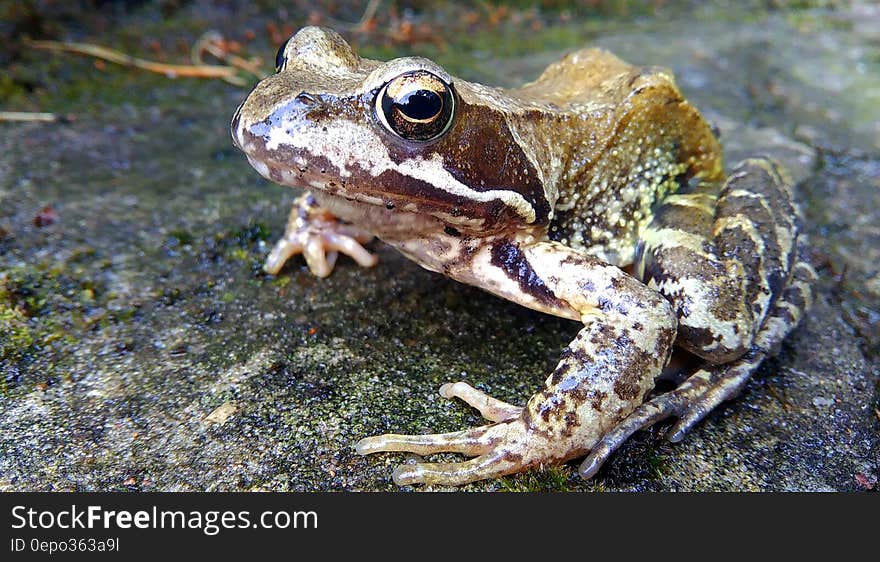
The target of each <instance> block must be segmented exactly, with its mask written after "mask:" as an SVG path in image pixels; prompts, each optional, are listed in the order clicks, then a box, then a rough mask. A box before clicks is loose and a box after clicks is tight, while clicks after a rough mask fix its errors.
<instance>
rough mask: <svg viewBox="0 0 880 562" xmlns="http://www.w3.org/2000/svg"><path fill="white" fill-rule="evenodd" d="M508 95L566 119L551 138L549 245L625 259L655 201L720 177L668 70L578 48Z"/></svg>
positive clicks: (715, 151)
mask: <svg viewBox="0 0 880 562" xmlns="http://www.w3.org/2000/svg"><path fill="white" fill-rule="evenodd" d="M511 94H512V95H515V96H517V97H520V98H522V99H528V100H530V101H532V102H533V103H536V104H540V105H546V106H547V107H552V108H553V112H554V113H556V114H557V115H559V114H561V115H563V116H564V119H565V121H566V122H567V123H566V126H564V127H560V130H561V131H562V132H561V133H560V134H557V135H555V138H554V142H555V143H556V145H557V146H558V147H560V148H559V149H560V150H561V151H562V154H561V156H560V158H559V161H560V162H562V166H561V170H560V172H559V174H558V181H557V182H556V186H555V187H556V189H555V191H556V193H555V195H557V199H556V202H555V210H554V218H553V221H552V223H551V225H550V232H549V235H550V238H551V239H553V240H557V241H560V242H562V243H564V244H567V245H570V246H573V247H576V248H581V249H585V250H587V251H589V252H590V253H592V254H594V255H597V256H599V257H601V258H603V259H606V260H608V261H610V262H612V263H617V264H620V265H624V264H628V263H630V262H631V260H632V257H633V253H634V246H635V239H636V237H637V235H638V232H639V231H640V230H641V229H642V228H643V227H644V226H645V225H646V224H647V223H648V222H650V219H651V216H652V210H653V208H654V205H655V203H656V201H658V200H660V199H662V198H663V197H665V196H666V195H667V194H669V193H671V192H673V191H675V190H676V189H677V188H678V186H679V185H680V184H682V183H684V182H687V181H690V180H691V179H692V178H698V179H699V180H708V181H716V180H719V179H720V178H721V176H722V173H723V170H722V162H721V151H720V147H719V145H718V142H717V140H716V139H715V136H714V135H713V133H712V131H711V128H710V127H709V125H708V123H706V121H705V120H704V119H703V117H702V116H701V115H700V113H699V111H697V109H696V108H695V107H693V106H692V105H691V104H689V103H688V102H687V101H686V100H685V99H684V98H683V97H682V95H681V93H680V92H679V90H678V87H677V86H676V84H675V80H674V78H673V76H672V74H671V73H670V72H669V71H667V70H665V69H662V68H656V67H638V66H633V65H631V64H628V63H626V62H624V61H623V60H621V59H619V58H618V57H616V56H614V55H613V54H611V53H609V52H608V51H605V50H602V49H596V48H590V49H583V50H580V51H576V52H574V53H571V54H569V55H567V56H566V57H564V58H563V59H562V60H560V61H559V62H557V63H555V64H552V65H550V66H549V67H547V69H546V70H545V71H544V72H543V73H542V74H541V76H540V77H538V79H537V80H535V81H534V82H530V83H528V84H525V85H524V86H522V87H520V88H518V89H516V90H512V91H511Z"/></svg>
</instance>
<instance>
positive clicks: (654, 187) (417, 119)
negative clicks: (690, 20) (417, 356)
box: [232, 27, 814, 485]
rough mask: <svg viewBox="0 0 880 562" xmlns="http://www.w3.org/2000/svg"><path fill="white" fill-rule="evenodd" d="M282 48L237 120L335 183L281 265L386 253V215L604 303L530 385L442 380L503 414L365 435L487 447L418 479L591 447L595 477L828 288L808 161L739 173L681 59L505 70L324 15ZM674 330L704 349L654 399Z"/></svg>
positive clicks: (424, 465)
mask: <svg viewBox="0 0 880 562" xmlns="http://www.w3.org/2000/svg"><path fill="white" fill-rule="evenodd" d="M279 57H280V60H281V63H282V64H281V67H280V68H279V72H278V73H277V74H275V75H273V76H270V77H268V78H266V79H265V80H263V81H262V82H260V83H259V84H258V85H257V86H256V87H255V88H254V90H253V91H252V92H251V93H250V95H249V96H248V98H247V99H246V100H245V101H244V103H242V105H241V106H240V107H239V109H238V111H237V112H236V114H235V117H234V118H233V122H232V134H233V139H234V140H235V143H236V145H237V146H238V147H239V148H241V149H242V150H243V151H244V152H245V154H246V155H247V156H248V159H249V161H250V162H251V164H252V165H253V166H254V167H255V168H256V169H257V170H258V171H259V172H260V173H261V174H262V175H264V176H265V177H267V178H269V179H271V180H273V181H276V182H279V183H283V184H287V185H291V186H303V187H307V188H312V189H313V190H314V191H313V192H312V193H306V194H305V195H304V196H303V197H302V198H300V199H299V200H298V202H297V206H295V208H294V210H293V211H292V212H291V217H290V221H289V223H288V228H287V232H286V233H285V237H284V238H283V239H282V240H281V241H279V243H278V244H277V245H276V247H275V249H274V250H273V252H272V254H270V256H269V259H268V260H267V263H266V270H267V271H268V272H270V273H278V272H279V271H280V269H281V267H282V266H283V264H284V262H285V261H286V260H287V259H289V258H290V257H291V256H292V255H295V254H297V253H302V254H304V256H305V257H306V260H307V262H308V264H309V267H310V268H311V269H312V271H313V272H315V273H316V274H317V275H320V276H325V275H328V274H329V273H330V271H331V270H332V267H333V264H334V263H335V260H336V256H337V255H338V253H340V252H341V253H344V254H347V255H349V256H352V257H353V258H355V259H356V261H358V262H359V263H360V264H361V265H365V266H368V265H372V264H373V263H374V262H375V257H374V256H372V255H371V254H369V252H367V251H366V250H365V249H364V248H363V247H362V246H361V244H362V243H365V242H366V241H367V240H368V239H369V237H370V234H374V235H376V236H378V237H379V238H381V239H382V240H384V241H385V242H387V243H389V244H391V245H392V246H394V247H395V248H397V249H398V250H400V251H401V252H402V253H404V254H405V255H406V256H408V257H410V258H411V259H413V260H414V261H416V262H417V263H419V264H421V265H422V266H423V267H426V268H428V269H430V270H433V271H438V272H441V273H443V274H444V275H447V276H449V277H451V278H453V279H457V280H459V281H462V282H465V283H469V284H472V285H475V286H478V287H481V288H483V289H485V290H487V291H490V292H492V293H494V294H497V295H499V296H502V297H504V298H507V299H510V300H512V301H514V302H517V303H520V304H522V305H524V306H528V307H531V308H534V309H536V310H540V311H543V312H547V313H550V314H555V315H558V316H562V317H566V318H572V319H575V320H579V321H581V322H583V324H584V327H583V329H582V330H581V331H580V332H579V333H578V335H577V337H576V338H575V339H574V340H573V341H572V342H571V343H570V344H569V346H568V347H567V348H566V349H565V350H564V351H563V353H562V357H561V358H560V361H559V364H558V365H557V367H556V369H555V370H554V371H553V373H551V374H550V376H549V377H548V378H547V380H546V382H545V385H544V388H543V389H542V390H540V391H539V392H537V393H536V394H535V395H534V396H532V397H531V398H530V399H529V400H528V402H527V403H526V405H525V406H523V407H519V406H514V405H511V404H506V403H504V402H501V401H498V400H495V399H493V398H491V397H490V396H488V395H486V394H484V393H482V392H480V391H478V390H476V389H474V388H473V387H471V386H470V385H468V384H466V383H463V382H457V383H454V384H453V383H450V384H446V385H443V387H441V389H440V393H441V395H443V396H444V397H447V398H453V397H457V398H460V399H462V400H464V401H465V402H467V403H468V404H471V405H473V406H474V407H476V408H477V409H479V410H480V413H481V414H482V415H483V416H484V417H485V418H486V419H487V420H488V421H489V422H490V423H489V424H488V425H485V426H482V427H478V428H474V429H468V430H464V431H460V432H453V433H448V434H438V435H382V436H378V437H371V438H367V439H364V440H362V441H361V442H359V443H358V444H357V446H356V449H357V451H358V452H360V453H362V454H369V453H375V452H379V451H409V452H413V453H417V454H425V455H426V454H432V453H436V452H457V453H462V454H464V455H467V456H471V457H474V458H473V459H471V460H468V461H464V462H460V463H430V462H419V463H415V464H407V465H405V466H401V467H399V468H398V469H397V470H395V473H394V479H395V481H396V482H398V483H401V484H412V483H428V484H446V485H458V484H462V483H465V482H470V481H474V480H479V479H484V478H492V477H497V476H500V475H503V474H509V473H512V472H518V471H521V470H525V469H527V468H529V467H534V466H539V465H546V464H552V463H558V462H563V461H566V460H568V459H572V458H576V457H580V456H583V455H585V454H589V456H588V457H587V459H586V460H585V461H584V463H583V464H582V466H581V474H583V475H584V476H586V477H589V476H592V475H593V474H595V472H596V471H597V470H598V468H599V467H600V466H601V464H602V462H604V460H605V459H607V457H608V455H610V454H611V453H612V452H613V451H614V449H615V448H616V447H618V446H619V445H620V444H621V443H622V442H623V441H624V440H625V439H626V438H627V437H628V436H629V435H630V434H632V432H634V431H636V430H638V429H639V428H642V427H646V426H648V425H650V424H652V423H655V422H656V421H658V420H660V419H663V418H665V417H669V416H677V417H679V418H680V419H679V421H678V423H677V424H676V425H675V426H674V427H673V429H672V430H671V432H670V438H672V439H673V440H678V439H680V438H681V436H682V435H683V434H684V432H686V431H687V429H689V428H690V427H691V426H692V425H693V424H694V423H696V422H697V421H698V420H699V419H701V418H702V417H704V416H705V415H706V414H707V413H708V412H709V411H710V410H711V409H712V408H714V406H716V405H717V404H718V403H720V402H721V401H723V400H725V399H727V398H730V397H732V396H734V395H735V394H736V393H737V392H738V391H739V389H740V388H741V387H742V384H743V383H744V382H745V381H746V380H747V379H748V377H749V376H750V375H751V373H752V372H753V371H754V369H755V368H756V367H757V366H758V365H759V364H760V362H761V361H762V360H763V359H764V358H765V357H767V356H768V355H770V354H772V353H774V352H775V350H776V349H777V348H778V346H779V342H780V341H781V340H782V338H783V337H784V336H785V335H786V334H787V333H788V332H789V331H790V330H791V329H792V328H793V327H794V326H795V325H796V324H797V322H798V321H799V319H800V317H801V315H802V313H803V311H804V310H805V309H806V308H807V307H808V306H809V303H810V300H811V292H810V285H811V283H812V280H813V278H814V273H813V271H812V269H811V268H810V267H809V265H807V264H806V262H805V261H804V259H803V247H804V244H805V243H804V241H803V238H802V237H799V236H798V224H797V209H796V207H795V204H794V203H793V200H792V193H791V182H790V181H789V180H787V178H786V176H785V173H784V172H783V171H781V170H779V169H778V168H777V167H776V165H775V164H773V163H771V162H769V161H767V160H764V159H755V160H750V161H747V162H745V163H743V164H741V165H740V166H738V167H737V168H736V170H735V171H734V173H733V174H731V176H730V177H729V178H727V179H726V180H725V178H723V174H722V165H721V157H720V149H719V146H718V143H717V141H716V139H715V137H714V136H713V135H712V132H711V130H710V128H709V126H708V124H707V123H706V122H705V121H704V120H703V118H702V117H701V116H700V114H699V112H698V111H697V110H696V109H695V108H694V107H693V106H691V105H690V104H688V103H687V102H686V101H685V100H684V99H683V98H682V97H681V95H680V93H679V91H678V89H677V88H676V86H675V84H674V81H673V79H672V77H671V76H670V75H669V74H668V72H666V71H664V70H662V69H652V68H649V69H645V68H637V67H634V66H631V65H629V64H627V63H625V62H623V61H621V60H620V59H618V58H616V57H615V56H613V55H611V54H610V53H607V52H605V51H601V50H597V49H585V50H582V51H578V52H575V53H572V54H571V55H568V56H567V57H565V58H564V59H563V60H561V61H560V62H558V63H556V64H554V65H551V66H550V67H548V69H547V70H545V72H544V73H543V74H542V75H541V76H540V77H539V78H538V79H537V80H536V81H535V82H532V83H530V84H527V85H525V86H523V87H521V88H519V89H515V90H500V89H495V88H488V87H486V86H482V85H479V84H473V83H469V82H466V81H463V80H459V79H456V78H453V77H451V76H449V75H448V74H447V73H446V72H445V71H444V70H443V69H442V68H441V67H439V66H438V65H436V64H435V63H433V62H431V61H429V60H427V59H422V58H418V57H407V58H402V59H395V60H393V61H389V62H387V63H381V62H377V61H370V60H366V59H361V58H360V57H358V56H357V55H356V54H355V53H354V52H353V51H352V50H351V48H350V47H349V46H348V45H347V44H346V43H345V42H344V41H343V40H342V38H341V37H339V36H338V35H337V34H336V33H334V32H332V31H330V30H327V29H321V28H314V27H307V28H304V29H302V30H301V31H300V32H298V33H297V34H296V35H295V36H294V37H292V38H291V40H290V41H289V42H288V43H287V45H286V46H285V47H284V50H283V51H282V52H281V53H279ZM629 268H631V269H632V271H633V276H631V275H629V274H628V273H625V272H624V269H629ZM673 345H678V346H681V347H683V348H685V349H687V350H688V351H690V352H691V353H693V354H694V355H696V356H697V357H699V358H700V359H701V361H702V366H700V367H698V368H697V369H696V371H695V372H694V373H693V374H692V375H691V376H689V377H687V378H686V379H685V380H684V382H683V383H682V384H681V385H680V386H679V387H678V388H676V389H675V390H673V391H672V392H669V393H667V394H661V395H659V396H656V397H653V398H651V399H650V400H649V401H647V402H645V401H644V400H645V397H646V396H647V394H648V393H649V392H650V391H651V389H652V388H653V387H654V381H655V379H656V378H657V377H658V376H659V375H660V373H661V371H662V370H663V368H664V366H665V365H666V364H667V362H668V359H669V356H670V353H671V351H672V348H673Z"/></svg>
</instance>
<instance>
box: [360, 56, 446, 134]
mask: <svg viewBox="0 0 880 562" xmlns="http://www.w3.org/2000/svg"><path fill="white" fill-rule="evenodd" d="M454 110H455V96H454V95H453V93H452V86H451V85H449V84H447V83H446V82H444V81H443V80H441V79H440V78H438V77H437V76H435V75H434V74H431V73H430V72H427V71H425V70H416V71H412V72H407V73H405V74H401V75H400V76H398V77H397V78H395V79H393V80H391V81H390V82H388V83H387V84H385V86H383V87H382V89H381V90H380V91H379V95H378V96H376V116H377V117H378V119H379V122H380V123H382V125H383V126H384V127H385V128H386V129H388V130H390V131H391V132H393V133H394V134H395V135H397V136H399V137H401V138H403V139H406V140H413V141H430V140H434V139H436V138H438V137H440V136H441V135H443V133H445V132H446V131H447V130H448V129H449V126H450V125H451V124H452V116H453V113H454Z"/></svg>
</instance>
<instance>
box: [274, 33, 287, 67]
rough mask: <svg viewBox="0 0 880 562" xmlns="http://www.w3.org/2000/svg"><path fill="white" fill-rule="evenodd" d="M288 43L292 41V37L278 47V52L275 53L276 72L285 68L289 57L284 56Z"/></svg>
mask: <svg viewBox="0 0 880 562" xmlns="http://www.w3.org/2000/svg"><path fill="white" fill-rule="evenodd" d="M288 43H290V39H288V40H287V41H285V42H284V43H282V44H281V46H280V47H278V52H277V53H275V72H281V69H283V68H284V64H285V63H286V62H287V57H285V56H284V49H286V48H287V44H288Z"/></svg>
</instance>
